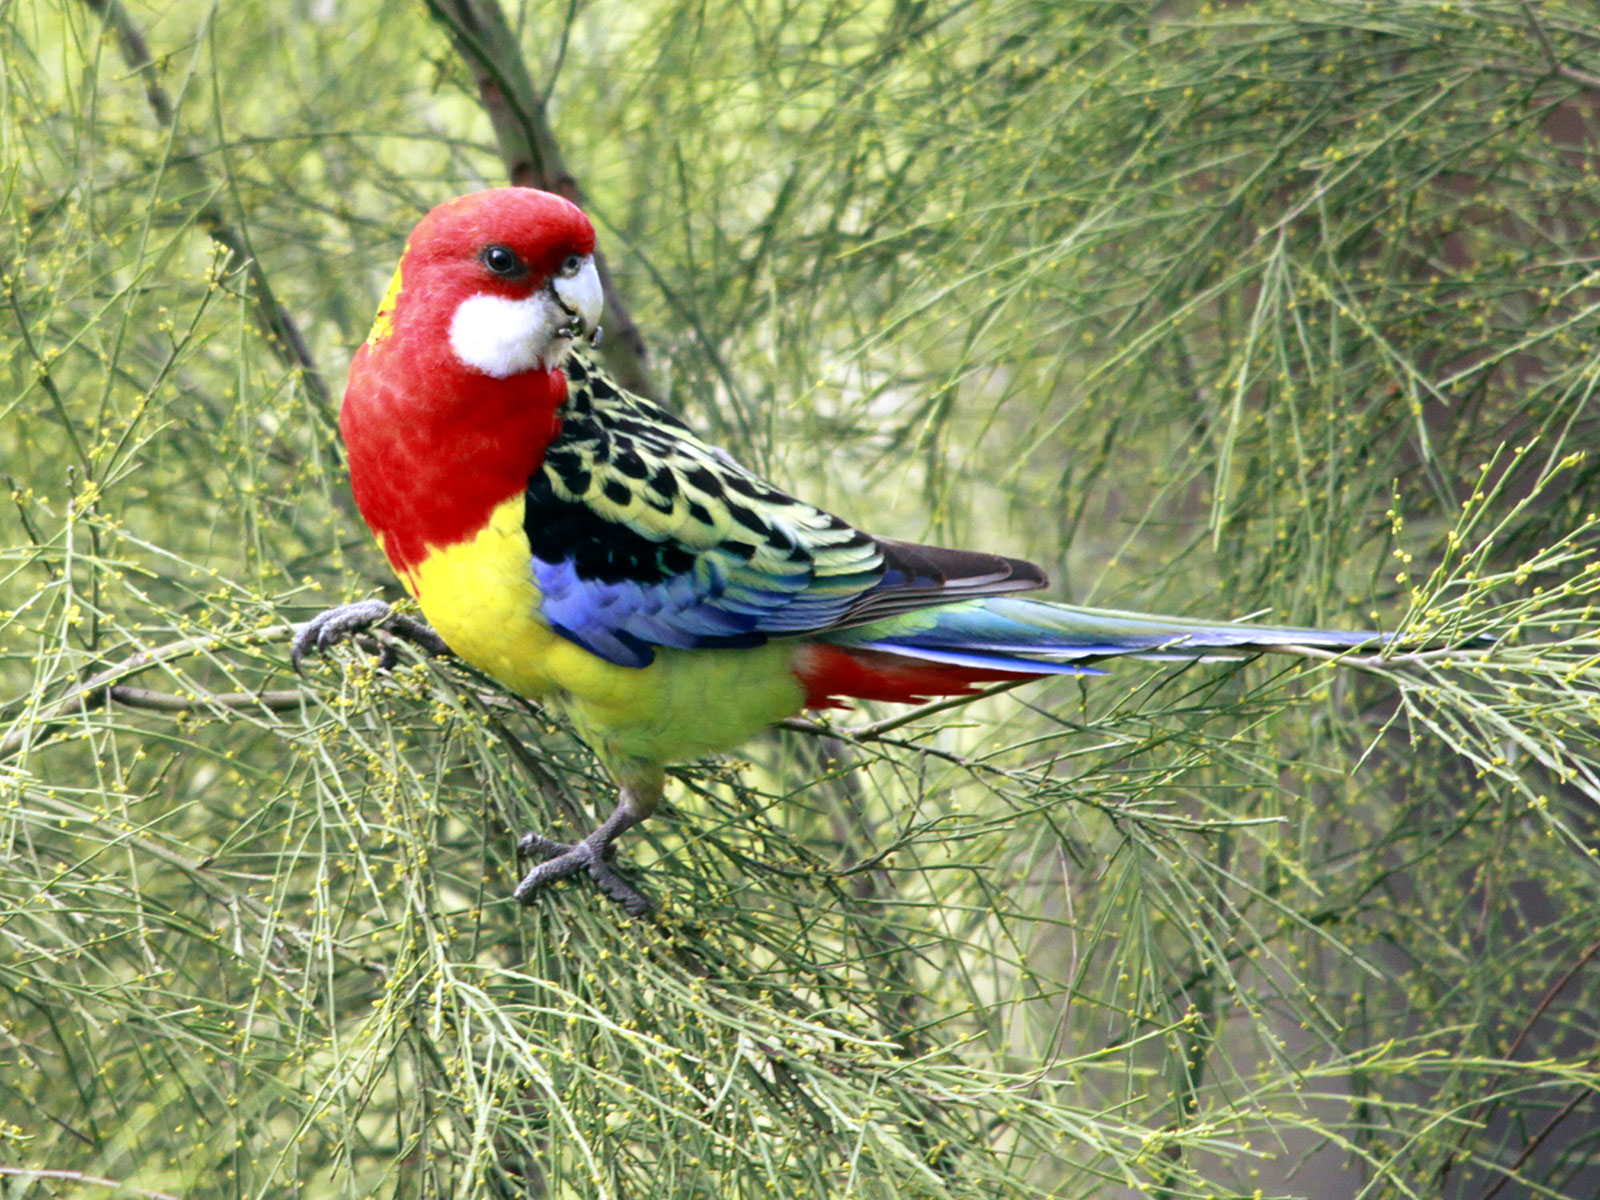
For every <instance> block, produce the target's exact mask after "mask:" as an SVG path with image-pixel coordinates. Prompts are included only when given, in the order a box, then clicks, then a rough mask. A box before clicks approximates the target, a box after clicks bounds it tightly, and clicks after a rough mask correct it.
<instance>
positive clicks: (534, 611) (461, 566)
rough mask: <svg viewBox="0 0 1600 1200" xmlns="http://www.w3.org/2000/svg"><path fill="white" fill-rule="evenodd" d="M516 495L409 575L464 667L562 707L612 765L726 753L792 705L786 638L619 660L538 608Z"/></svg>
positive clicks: (796, 688)
mask: <svg viewBox="0 0 1600 1200" xmlns="http://www.w3.org/2000/svg"><path fill="white" fill-rule="evenodd" d="M522 516H523V499H522V496H521V495H517V496H515V497H513V498H512V499H510V500H507V501H505V502H504V503H503V504H501V505H500V506H499V507H498V508H496V509H495V510H494V513H493V514H492V516H491V517H490V519H489V522H488V524H487V525H485V526H484V528H483V529H482V531H480V532H479V533H478V534H476V535H475V536H474V537H472V538H470V539H468V540H467V541H463V542H458V543H456V544H455V545H453V546H446V547H443V548H437V549H433V550H431V551H430V553H429V555H428V557H427V558H426V559H424V560H423V561H422V562H421V563H420V564H419V565H418V566H417V567H415V568H414V570H413V571H412V572H410V573H409V575H408V576H407V577H406V578H405V583H406V586H407V588H408V589H409V590H410V591H411V593H412V594H413V595H414V596H416V598H417V601H418V603H419V604H421V605H422V611H423V613H424V614H425V615H426V616H427V618H428V622H429V623H430V624H431V625H432V626H433V627H434V629H436V630H437V631H438V632H439V636H440V637H442V638H444V640H445V641H446V642H447V643H448V644H449V646H450V648H451V649H452V650H454V651H455V652H456V653H457V654H459V655H460V656H461V657H462V658H464V659H465V660H466V661H467V662H469V663H471V664H472V665H473V666H475V667H477V668H478V669H479V670H481V671H484V672H486V673H487V674H489V675H491V676H493V677H494V678H495V679H497V680H499V681H500V683H502V684H504V685H505V686H506V687H508V688H510V689H511V690H512V691H514V692H517V693H518V694H519V695H523V696H528V697H530V698H533V699H550V700H554V701H556V702H558V703H560V704H561V705H562V706H563V707H565V708H567V709H568V710H569V711H570V712H571V713H572V715H573V717H574V719H575V720H576V721H577V723H578V725H579V727H580V729H581V730H582V732H583V733H584V735H585V736H586V737H587V738H588V739H589V740H590V742H591V744H592V745H593V746H594V749H595V750H596V751H597V752H598V753H599V754H600V755H601V757H602V758H604V759H605V760H606V761H607V762H608V763H610V764H612V765H613V766H614V767H615V766H622V765H624V763H625V761H626V760H632V761H634V762H636V763H655V764H661V763H668V762H675V761H681V760H683V759H688V758H694V757H697V756H699V755H702V754H708V753H713V752H716V751H720V750H729V749H732V748H733V747H734V746H737V745H739V744H740V743H741V742H743V741H745V740H746V739H748V738H749V737H750V736H751V735H752V734H754V733H756V732H757V731H758V730H761V729H764V728H765V727H766V726H768V725H770V724H772V723H773V722H774V721H777V720H780V719H782V718H783V717H786V716H788V715H790V714H791V713H794V712H797V711H798V710H799V709H800V706H801V704H802V703H803V701H804V699H805V690H804V688H803V687H802V686H801V684H800V681H799V680H798V679H797V678H796V677H795V675H794V674H793V671H792V660H793V656H794V644H793V643H786V642H774V643H769V644H767V645H765V646H759V647H755V648H752V649H748V650H666V649H663V650H660V651H658V652H657V654H656V659H655V662H653V663H651V665H650V666H648V667H643V668H635V667H619V666H617V665H616V664H615V663H611V662H607V661H606V660H605V659H603V658H600V657H599V656H597V655H594V654H591V653H589V652H588V651H587V650H584V649H583V648H582V647H580V646H577V645H575V644H574V643H572V642H569V641H568V640H567V639H566V638H564V637H562V636H561V635H560V634H558V633H556V632H555V631H554V630H553V629H551V628H550V626H549V625H548V624H546V623H545V621H544V620H543V618H542V617H540V615H539V599H540V596H539V588H538V585H537V584H536V583H535V582H534V578H533V570H532V566H531V562H530V555H529V550H528V539H527V535H526V534H525V533H524V532H523V528H522Z"/></svg>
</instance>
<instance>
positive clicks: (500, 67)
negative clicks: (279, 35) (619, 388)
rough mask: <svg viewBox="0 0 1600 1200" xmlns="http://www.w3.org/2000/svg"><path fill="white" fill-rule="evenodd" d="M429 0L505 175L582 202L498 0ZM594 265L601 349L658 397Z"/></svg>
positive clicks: (610, 287) (621, 309)
mask: <svg viewBox="0 0 1600 1200" xmlns="http://www.w3.org/2000/svg"><path fill="white" fill-rule="evenodd" d="M91 2H92V0H91ZM109 2H114V0H109ZM425 2H426V4H427V6H428V11H429V12H430V13H432V14H433V17H434V19H435V20H436V21H438V22H439V24H441V25H443V26H444V28H445V30H446V32H448V33H449V35H450V40H451V41H452V42H454V43H455V47H456V50H457V51H459V52H460V54H461V57H462V59H463V60H464V61H465V62H466V64H467V66H468V68H470V69H471V71H472V75H473V78H474V79H475V80H476V82H477V85H478V98H479V100H480V101H481V102H482V104H483V108H484V111H485V112H486V113H488V114H489V123H490V124H491V125H493V126H494V135H495V140H496V141H497V142H498V143H499V145H500V157H501V159H502V161H504V163H505V167H506V175H507V177H508V178H509V179H510V180H511V182H512V183H513V184H514V185H516V186H518V187H537V188H543V189H544V190H545V191H547V192H555V193H556V194H557V195H558V196H565V197H566V198H567V199H568V200H571V201H572V202H573V203H574V204H578V205H582V204H583V189H582V188H580V187H579V186H578V181H577V179H576V178H575V177H574V176H573V174H572V172H571V171H570V170H569V169H568V168H567V164H566V161H565V160H564V159H563V158H562V156H561V147H560V146H559V145H558V144H557V143H556V139H555V135H554V134H553V133H552V132H551V131H550V124H549V120H548V117H547V115H546V109H545V102H544V98H543V97H541V96H540V95H539V93H538V91H537V90H536V89H535V88H534V86H533V79H532V77H531V76H530V75H529V74H528V67H527V64H526V63H525V62H524V61H523V58H522V52H521V49H520V47H519V46H518V45H517V38H516V34H515V33H513V32H512V30H511V27H510V25H508V24H507V23H506V18H505V13H504V12H503V11H502V10H501V8H500V3H499V0H425ZM594 264H595V269H596V270H597V271H599V273H600V285H601V287H602V289H603V290H604V292H605V300H606V318H607V319H606V327H607V328H606V332H607V335H608V336H607V337H606V338H605V340H604V341H603V342H601V344H600V353H601V355H602V356H603V357H604V358H605V361H606V366H607V367H609V368H610V369H611V371H612V373H613V374H615V375H616V377H617V379H618V381H619V382H620V383H621V384H622V385H623V386H624V387H626V388H628V389H629V390H630V391H634V392H637V393H639V394H640V395H642V396H647V397H652V398H653V397H654V396H655V387H654V384H653V383H652V382H651V379H650V375H649V372H648V370H647V369H646V367H645V359H646V356H647V354H646V349H645V344H644V338H643V336H641V335H640V333H639V327H638V326H637V325H635V324H634V322H633V318H632V317H631V316H630V315H629V314H628V308H627V306H626V305H625V304H623V302H622V297H621V296H619V295H618V294H617V288H616V282H615V280H614V279H613V278H612V276H611V268H610V267H609V266H608V265H607V263H606V259H605V256H604V255H603V254H601V253H600V251H599V250H596V251H595V255H594Z"/></svg>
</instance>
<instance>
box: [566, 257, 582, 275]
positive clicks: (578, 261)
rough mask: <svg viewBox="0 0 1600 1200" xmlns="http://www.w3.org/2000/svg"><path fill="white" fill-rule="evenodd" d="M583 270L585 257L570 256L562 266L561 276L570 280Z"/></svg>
mask: <svg viewBox="0 0 1600 1200" xmlns="http://www.w3.org/2000/svg"><path fill="white" fill-rule="evenodd" d="M581 270H583V255H581V254H569V255H567V257H566V260H565V261H564V262H562V264H561V274H562V275H564V276H566V277H568V278H571V277H572V276H574V275H576V274H577V273H578V272H579V271H581Z"/></svg>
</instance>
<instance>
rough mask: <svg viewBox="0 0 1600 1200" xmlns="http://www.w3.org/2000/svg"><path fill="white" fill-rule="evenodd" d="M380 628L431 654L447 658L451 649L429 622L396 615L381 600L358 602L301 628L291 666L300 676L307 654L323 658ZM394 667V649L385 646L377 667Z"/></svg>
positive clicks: (291, 650) (292, 647) (292, 649)
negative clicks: (334, 648) (332, 649)
mask: <svg viewBox="0 0 1600 1200" xmlns="http://www.w3.org/2000/svg"><path fill="white" fill-rule="evenodd" d="M380 626H381V627H382V628H384V629H385V630H387V631H388V632H390V633H392V634H394V635H395V636H396V637H402V638H405V639H406V640H407V641H408V642H412V643H414V644H415V645H417V646H420V647H421V648H422V649H423V650H426V651H427V652H428V653H429V654H445V653H447V652H448V651H449V649H450V648H449V647H448V646H446V645H445V643H444V639H443V638H441V637H440V636H439V635H438V634H437V633H435V632H434V631H433V629H432V628H431V627H430V626H429V625H428V624H427V623H426V622H423V621H419V620H417V619H416V618H415V617H411V616H407V615H406V614H405V613H397V612H395V611H394V609H393V608H392V607H391V606H390V605H388V604H386V603H385V602H384V601H382V600H357V601H356V602H355V603H354V604H341V605H339V606H338V607H337V608H330V609H328V611H327V612H322V613H318V614H317V615H316V616H314V617H312V618H311V620H309V621H307V622H306V623H305V624H304V625H302V626H301V627H300V629H299V630H298V631H297V632H296V633H295V635H294V641H292V642H291V643H290V644H289V662H290V664H291V665H292V666H293V667H294V669H295V673H296V674H298V673H299V672H300V660H301V659H302V658H304V657H305V655H306V654H307V653H308V652H311V651H315V652H316V653H318V654H321V653H322V652H323V651H324V650H327V649H329V648H330V647H332V646H334V645H337V644H338V643H339V642H342V641H344V640H345V639H346V638H351V637H354V636H356V635H357V634H359V633H364V632H366V631H367V630H369V629H374V628H378V627H380ZM394 663H395V652H394V646H393V645H392V644H390V643H385V645H384V646H383V648H382V649H381V650H380V651H379V654H378V665H379V667H382V668H388V667H392V666H394Z"/></svg>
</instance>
